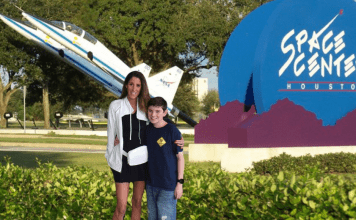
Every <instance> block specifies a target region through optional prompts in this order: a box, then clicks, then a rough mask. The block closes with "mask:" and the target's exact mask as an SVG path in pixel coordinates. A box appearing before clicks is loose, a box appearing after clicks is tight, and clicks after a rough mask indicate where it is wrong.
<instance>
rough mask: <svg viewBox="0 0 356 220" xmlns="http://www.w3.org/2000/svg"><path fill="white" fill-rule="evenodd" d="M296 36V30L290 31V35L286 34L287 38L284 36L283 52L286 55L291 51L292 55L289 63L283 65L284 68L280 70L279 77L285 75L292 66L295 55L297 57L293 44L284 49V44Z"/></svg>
mask: <svg viewBox="0 0 356 220" xmlns="http://www.w3.org/2000/svg"><path fill="white" fill-rule="evenodd" d="M293 34H294V29H293V30H291V31H289V32H288V34H286V36H284V38H283V39H282V43H281V49H282V52H283V53H284V54H286V53H288V52H289V51H292V54H291V55H290V56H289V58H288V60H287V62H286V63H285V64H283V66H282V67H281V68H280V69H279V76H282V74H283V73H284V71H285V70H286V69H287V68H288V66H289V65H290V64H291V62H292V61H293V59H294V55H295V48H294V46H293V44H289V45H288V46H286V47H284V44H285V43H286V41H287V40H288V39H289V38H290V37H291V36H293Z"/></svg>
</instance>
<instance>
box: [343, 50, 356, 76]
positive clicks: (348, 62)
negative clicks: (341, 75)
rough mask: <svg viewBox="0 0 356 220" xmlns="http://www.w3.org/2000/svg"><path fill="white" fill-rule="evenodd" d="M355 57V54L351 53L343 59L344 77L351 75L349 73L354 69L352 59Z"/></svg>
mask: <svg viewBox="0 0 356 220" xmlns="http://www.w3.org/2000/svg"><path fill="white" fill-rule="evenodd" d="M354 59H355V55H354V54H352V55H351V56H349V57H348V58H347V59H346V60H345V61H344V64H345V67H344V68H345V71H346V72H345V77H348V76H350V75H351V73H353V72H354V71H355V66H354V64H353V62H352V61H353V60H354Z"/></svg>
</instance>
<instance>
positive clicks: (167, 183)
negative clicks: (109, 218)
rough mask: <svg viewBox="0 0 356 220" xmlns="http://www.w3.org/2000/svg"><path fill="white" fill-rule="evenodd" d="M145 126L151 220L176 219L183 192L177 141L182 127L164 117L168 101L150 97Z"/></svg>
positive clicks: (147, 186) (182, 164)
mask: <svg viewBox="0 0 356 220" xmlns="http://www.w3.org/2000/svg"><path fill="white" fill-rule="evenodd" d="M147 107H148V112H147V115H148V119H149V120H150V122H151V124H150V125H148V127H147V130H146V137H147V149H148V170H149V178H148V180H147V182H146V193H147V207H148V219H149V220H158V219H159V220H161V219H162V220H171V219H172V220H173V219H176V213H177V211H176V206H177V199H179V198H180V197H181V196H182V194H183V183H184V179H183V172H184V157H183V150H182V149H181V148H180V147H178V146H177V145H176V144H174V141H175V140H179V139H180V138H181V134H180V132H179V130H178V129H177V128H176V127H175V126H174V125H173V124H171V123H167V122H165V121H164V119H163V118H164V117H165V116H166V115H167V113H168V110H167V102H166V101H165V100H164V99H163V98H161V97H156V98H151V99H150V101H149V102H148V106H147Z"/></svg>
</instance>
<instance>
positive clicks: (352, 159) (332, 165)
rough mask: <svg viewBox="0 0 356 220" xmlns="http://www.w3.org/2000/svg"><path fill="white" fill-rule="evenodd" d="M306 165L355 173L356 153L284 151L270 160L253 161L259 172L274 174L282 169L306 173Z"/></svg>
mask: <svg viewBox="0 0 356 220" xmlns="http://www.w3.org/2000/svg"><path fill="white" fill-rule="evenodd" d="M306 165H308V166H311V167H313V166H318V167H319V168H320V169H321V170H323V171H324V172H325V173H355V172H356V154H352V153H344V152H341V153H328V154H320V155H316V156H314V157H313V156H311V155H310V154H307V155H305V156H300V157H292V156H291V155H289V154H286V153H283V154H280V155H279V156H277V157H272V158H271V159H268V160H262V161H259V162H254V163H253V168H252V170H254V171H255V172H256V173H258V174H268V173H269V174H272V173H279V172H280V171H285V170H289V171H293V172H295V173H296V174H304V173H305V172H306Z"/></svg>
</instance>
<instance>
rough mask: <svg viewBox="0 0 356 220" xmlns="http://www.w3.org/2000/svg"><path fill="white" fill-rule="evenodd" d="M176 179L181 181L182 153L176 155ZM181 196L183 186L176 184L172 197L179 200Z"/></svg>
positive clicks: (182, 168) (182, 171)
mask: <svg viewBox="0 0 356 220" xmlns="http://www.w3.org/2000/svg"><path fill="white" fill-rule="evenodd" d="M177 167H178V179H183V174H184V155H183V152H178V154H177ZM182 195H183V184H181V183H177V185H176V189H175V191H174V196H175V197H176V199H179V198H180V197H182Z"/></svg>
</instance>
